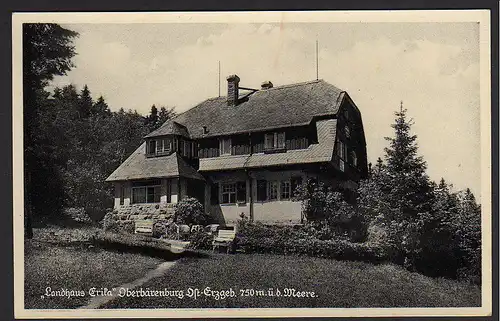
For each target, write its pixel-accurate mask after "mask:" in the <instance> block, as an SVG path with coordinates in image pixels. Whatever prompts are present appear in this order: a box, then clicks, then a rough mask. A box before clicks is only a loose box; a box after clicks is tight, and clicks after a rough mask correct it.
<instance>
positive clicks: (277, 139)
mask: <svg viewBox="0 0 500 321" xmlns="http://www.w3.org/2000/svg"><path fill="white" fill-rule="evenodd" d="M284 148H285V132H279V133H270V134H266V135H265V138H264V149H266V150H274V149H284Z"/></svg>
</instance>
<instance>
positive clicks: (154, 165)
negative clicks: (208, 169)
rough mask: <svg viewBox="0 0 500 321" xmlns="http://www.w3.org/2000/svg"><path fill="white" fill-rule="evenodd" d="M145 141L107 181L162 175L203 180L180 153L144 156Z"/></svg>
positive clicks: (159, 176) (158, 176)
mask: <svg viewBox="0 0 500 321" xmlns="http://www.w3.org/2000/svg"><path fill="white" fill-rule="evenodd" d="M145 152H146V143H143V144H142V145H141V146H139V148H137V149H136V150H135V151H134V152H133V153H132V155H130V156H129V157H128V158H127V159H126V160H125V161H124V162H123V163H122V164H121V165H120V166H119V167H118V168H117V169H116V170H115V171H114V172H113V173H112V174H111V175H109V177H108V178H107V179H106V181H107V182H113V181H123V180H129V179H147V178H162V177H186V178H193V179H199V180H205V179H204V178H203V176H202V175H201V174H200V173H198V172H197V171H196V170H195V169H194V168H193V167H191V166H190V165H189V164H188V163H186V162H185V161H184V160H183V159H182V157H181V156H180V155H178V154H177V153H173V154H171V155H169V156H162V157H149V158H148V157H145V155H144V154H145Z"/></svg>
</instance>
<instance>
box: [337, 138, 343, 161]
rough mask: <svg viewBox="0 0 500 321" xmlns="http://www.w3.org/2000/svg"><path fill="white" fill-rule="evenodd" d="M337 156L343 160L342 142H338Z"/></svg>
mask: <svg viewBox="0 0 500 321" xmlns="http://www.w3.org/2000/svg"><path fill="white" fill-rule="evenodd" d="M337 154H338V155H339V157H340V158H341V159H345V144H344V143H343V142H342V141H340V140H339V141H338V146H337Z"/></svg>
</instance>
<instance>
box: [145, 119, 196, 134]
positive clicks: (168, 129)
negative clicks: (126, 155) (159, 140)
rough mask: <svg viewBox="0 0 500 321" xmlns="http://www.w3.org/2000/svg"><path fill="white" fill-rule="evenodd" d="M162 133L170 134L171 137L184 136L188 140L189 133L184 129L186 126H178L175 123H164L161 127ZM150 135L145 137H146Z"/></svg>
mask: <svg viewBox="0 0 500 321" xmlns="http://www.w3.org/2000/svg"><path fill="white" fill-rule="evenodd" d="M162 127H163V131H164V132H165V133H166V134H171V135H179V136H184V137H188V138H189V133H188V130H187V128H186V126H184V125H181V124H179V123H178V122H176V121H166V122H165V124H163V125H162ZM148 136H150V135H146V137H148Z"/></svg>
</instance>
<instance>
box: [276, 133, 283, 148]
mask: <svg viewBox="0 0 500 321" xmlns="http://www.w3.org/2000/svg"><path fill="white" fill-rule="evenodd" d="M277 135H278V143H277V146H276V148H285V132H280V133H278V134H277Z"/></svg>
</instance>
